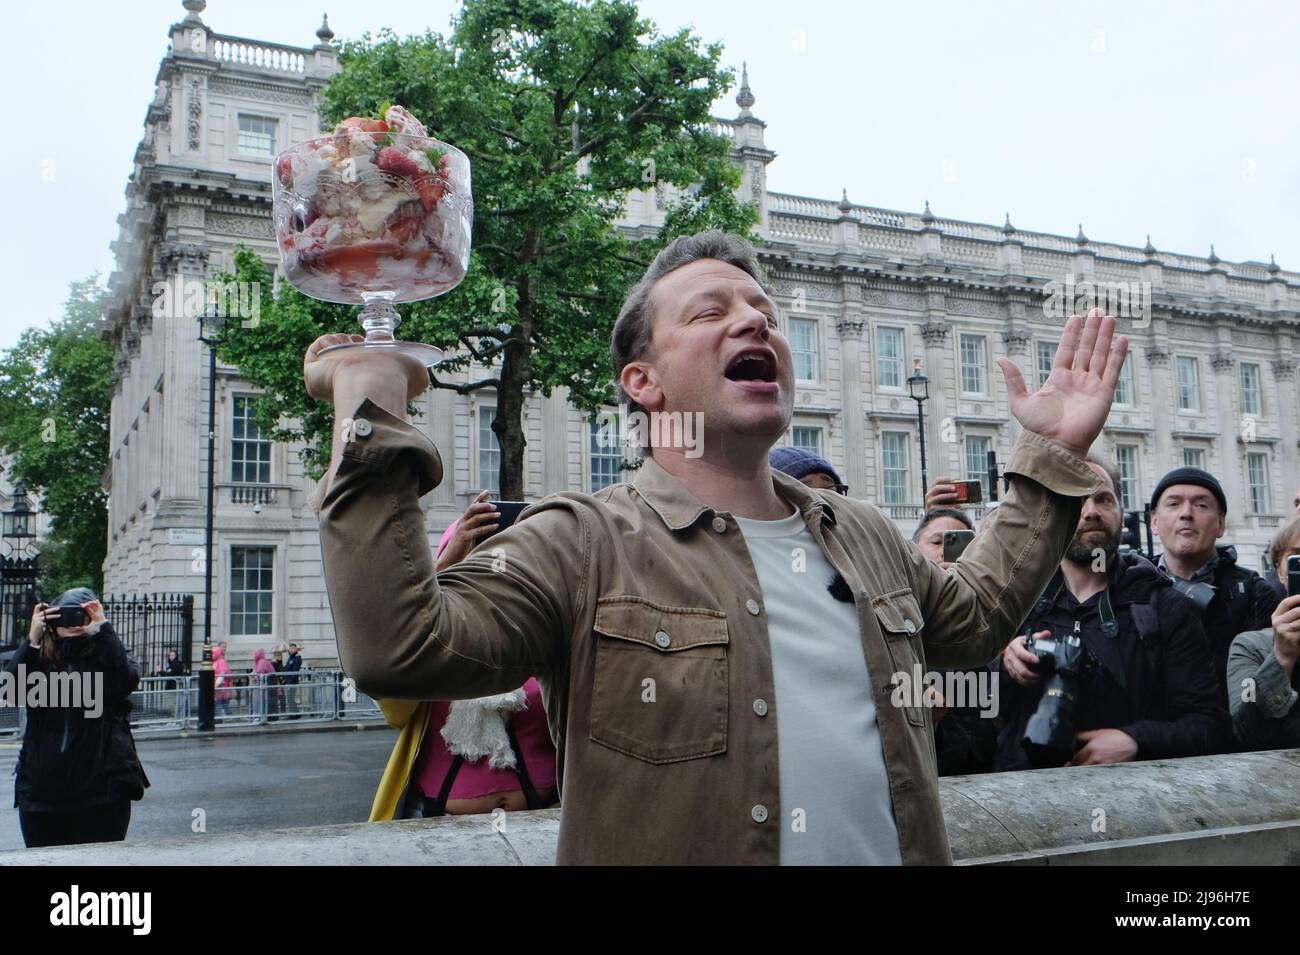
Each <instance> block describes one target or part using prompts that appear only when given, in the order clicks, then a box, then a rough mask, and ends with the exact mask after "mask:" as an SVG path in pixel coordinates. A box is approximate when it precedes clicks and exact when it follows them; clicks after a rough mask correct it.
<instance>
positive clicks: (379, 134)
mask: <svg viewBox="0 0 1300 955" xmlns="http://www.w3.org/2000/svg"><path fill="white" fill-rule="evenodd" d="M348 126H355V127H357V128H358V129H360V130H361V131H362V132H363V133H370V138H371V139H373V140H374V141H375V142H379V141H380V140H382V139H383V138H384V137H385V136H386V135H387V133H388V128H389V127H388V124H387V123H386V122H384V121H383V120H382V119H369V118H367V117H365V116H349V117H348V118H347V119H345V120H343V122H341V123H339V124H338V125H337V126H335V127H334V132H336V133H337V132H339V131H341V130H342V129H343V128H344V127H348Z"/></svg>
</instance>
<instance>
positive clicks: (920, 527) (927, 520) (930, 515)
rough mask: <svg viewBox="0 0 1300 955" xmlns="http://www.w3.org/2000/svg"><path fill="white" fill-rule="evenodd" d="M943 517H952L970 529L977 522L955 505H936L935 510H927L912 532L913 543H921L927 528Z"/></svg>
mask: <svg viewBox="0 0 1300 955" xmlns="http://www.w3.org/2000/svg"><path fill="white" fill-rule="evenodd" d="M941 517H951V518H952V519H953V520H954V521H957V522H959V523H961V524H965V525H966V529H967V530H968V531H973V530H974V529H975V522H974V521H972V520H971V519H970V515H969V514H967V513H966V512H965V511H961V510H958V509H957V508H955V507H936V508H935V509H934V510H933V511H926V512H925V513H924V514H923V515H922V516H921V523H919V524H917V525H916V530H915V531H913V532H912V543H913V544H916V543H919V542H920V540H921V534H922V533H924V531H925V529H926V528H927V527H928V526H929V525H931V524H933V523H934V522H935V521H937V520H938V519H939V518H941Z"/></svg>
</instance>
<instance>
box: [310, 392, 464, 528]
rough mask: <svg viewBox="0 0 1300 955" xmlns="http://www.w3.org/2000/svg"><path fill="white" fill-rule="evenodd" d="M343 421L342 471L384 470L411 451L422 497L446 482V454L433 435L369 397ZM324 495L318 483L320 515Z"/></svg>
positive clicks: (314, 499)
mask: <svg viewBox="0 0 1300 955" xmlns="http://www.w3.org/2000/svg"><path fill="white" fill-rule="evenodd" d="M349 422H350V424H349ZM343 423H344V429H343V432H344V437H345V438H346V440H345V441H344V443H343V452H342V459H341V460H340V462H339V475H341V474H343V473H344V472H349V473H357V472H360V473H365V472H374V473H382V472H384V471H386V470H387V469H388V468H389V467H390V466H391V465H392V464H393V461H394V460H395V459H396V458H397V457H399V456H401V455H410V456H411V458H412V460H413V462H414V464H415V468H416V473H417V475H418V478H417V481H418V495H419V496H420V497H423V496H424V495H425V494H428V493H429V492H430V491H432V490H433V489H434V488H435V487H437V486H438V485H439V484H441V483H442V457H441V455H439V454H438V449H437V447H435V446H434V443H433V442H432V441H431V440H430V439H429V436H428V435H426V434H425V433H424V432H422V431H420V430H419V429H418V428H413V427H411V425H409V424H408V423H407V422H405V421H403V420H402V419H401V418H399V417H397V416H396V415H394V414H391V413H390V412H388V411H386V410H384V409H383V408H381V407H380V406H379V405H377V404H375V402H373V401H371V400H370V399H369V398H366V399H365V400H364V401H362V402H361V404H359V405H358V406H357V408H356V410H355V411H353V412H352V414H351V415H350V416H349V417H348V418H346V419H344V422H343ZM337 477H338V475H336V479H337ZM324 499H325V495H324V494H322V493H321V491H320V487H319V486H318V487H317V489H316V491H314V492H313V493H312V495H311V498H310V499H309V501H308V505H309V506H310V507H311V509H312V511H313V512H314V513H315V514H316V516H317V517H320V512H321V507H322V506H323V505H324Z"/></svg>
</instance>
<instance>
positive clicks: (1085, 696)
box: [994, 457, 1231, 771]
mask: <svg viewBox="0 0 1300 955" xmlns="http://www.w3.org/2000/svg"><path fill="white" fill-rule="evenodd" d="M1089 466H1090V467H1091V468H1092V469H1093V470H1094V471H1096V472H1097V474H1098V475H1099V476H1101V477H1104V478H1105V480H1106V486H1104V487H1103V488H1102V489H1101V490H1099V491H1098V492H1097V493H1096V494H1094V495H1092V497H1090V498H1088V500H1087V501H1086V502H1085V503H1084V506H1083V513H1082V514H1081V515H1080V517H1079V527H1078V530H1077V531H1076V532H1075V535H1074V540H1073V541H1072V542H1071V543H1070V547H1069V549H1068V550H1067V551H1066V555H1065V559H1064V560H1063V561H1062V562H1061V569H1060V571H1059V572H1058V573H1057V575H1056V577H1055V578H1054V579H1053V580H1052V582H1051V583H1050V584H1049V585H1048V588H1047V590H1046V591H1045V592H1044V594H1043V596H1042V597H1041V598H1040V599H1039V601H1038V603H1037V604H1035V606H1034V609H1033V611H1031V613H1030V616H1029V618H1028V619H1027V620H1026V621H1025V623H1024V624H1023V625H1022V626H1021V633H1022V634H1025V635H1029V634H1032V635H1033V637H1034V638H1035V639H1044V638H1050V637H1053V636H1054V637H1056V638H1058V639H1060V638H1062V637H1065V636H1066V635H1070V634H1074V635H1077V636H1078V638H1079V639H1080V640H1081V641H1082V643H1083V645H1084V647H1085V648H1086V650H1087V651H1089V652H1090V653H1091V654H1092V656H1093V657H1094V658H1095V660H1096V666H1095V668H1094V670H1093V673H1092V675H1091V676H1090V677H1087V678H1085V679H1084V680H1083V681H1082V684H1081V692H1080V697H1079V702H1078V714H1077V725H1076V727H1075V728H1076V730H1077V731H1078V733H1077V737H1076V746H1077V751H1076V752H1075V753H1074V756H1073V758H1072V759H1070V760H1069V762H1067V763H1066V765H1070V766H1082V765H1090V764H1097V763H1118V762H1127V761H1129V760H1134V759H1158V758H1161V757H1171V756H1200V755H1204V754H1207V753H1214V752H1219V751H1221V750H1222V749H1224V748H1225V747H1226V746H1227V745H1228V741H1229V739H1230V735H1231V728H1230V725H1229V723H1228V719H1227V711H1226V709H1225V708H1224V703H1223V701H1224V699H1225V691H1224V685H1223V671H1222V670H1220V669H1217V668H1216V667H1215V666H1214V663H1213V659H1212V656H1211V654H1210V649H1209V645H1208V644H1207V642H1206V639H1205V633H1204V631H1202V629H1201V625H1200V621H1199V619H1198V614H1197V611H1196V607H1195V605H1194V604H1193V603H1192V602H1191V601H1190V600H1188V599H1186V598H1185V597H1182V596H1181V595H1179V594H1178V593H1177V592H1176V591H1175V590H1174V588H1173V586H1172V583H1171V581H1170V580H1169V579H1168V578H1167V577H1165V576H1163V575H1162V574H1160V572H1159V571H1158V570H1156V568H1155V566H1154V565H1153V564H1152V563H1151V562H1150V561H1148V560H1146V559H1145V558H1144V557H1142V556H1141V555H1139V554H1135V553H1133V552H1131V551H1130V552H1125V553H1123V554H1121V553H1119V540H1120V530H1121V527H1122V520H1121V516H1120V508H1119V502H1118V499H1117V497H1116V494H1115V487H1116V486H1117V484H1118V479H1117V476H1116V475H1115V473H1114V469H1113V468H1112V467H1111V466H1109V465H1107V464H1105V463H1103V462H1101V461H1100V460H1099V459H1096V458H1093V457H1090V458H1089ZM999 666H1000V669H1001V671H1002V674H1003V679H1002V683H1001V686H1000V706H1001V710H1002V714H1003V717H1004V725H1003V728H1002V731H1001V733H1000V734H999V736H998V753H997V756H996V758H995V760H994V769H995V770H999V771H1001V770H1012V769H1029V768H1030V767H1031V763H1030V760H1029V757H1028V756H1027V754H1026V751H1025V749H1024V747H1023V745H1022V740H1023V739H1024V737H1025V731H1026V728H1027V726H1028V724H1029V720H1030V718H1031V717H1032V716H1033V715H1034V713H1035V711H1036V710H1037V709H1038V706H1039V703H1040V701H1041V700H1042V699H1043V679H1044V672H1043V668H1042V665H1041V664H1040V663H1039V660H1038V657H1037V656H1036V655H1035V654H1034V653H1033V652H1031V651H1030V650H1029V649H1028V647H1027V645H1026V641H1025V640H1024V639H1023V638H1021V639H1016V640H1013V641H1011V643H1010V644H1008V645H1007V648H1006V649H1005V650H1004V651H1003V653H1002V656H1001V657H1000V659H999Z"/></svg>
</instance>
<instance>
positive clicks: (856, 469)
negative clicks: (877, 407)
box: [835, 305, 867, 498]
mask: <svg viewBox="0 0 1300 955" xmlns="http://www.w3.org/2000/svg"><path fill="white" fill-rule="evenodd" d="M866 325H867V322H866V317H865V316H864V315H863V313H862V310H861V309H860V308H859V307H858V306H856V305H850V306H848V307H846V308H845V311H844V315H843V317H842V318H841V319H840V320H839V321H838V322H836V324H835V331H836V333H837V334H838V335H839V337H840V394H841V396H842V397H843V401H844V475H843V476H844V482H845V483H846V484H847V485H848V486H849V494H850V495H851V496H853V497H857V498H865V497H866V496H867V433H866V411H865V408H864V406H863V392H864V390H865V389H866V377H865V376H864V375H863V374H862V359H863V352H864V348H863V345H862V337H863V331H864V329H865V328H866Z"/></svg>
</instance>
